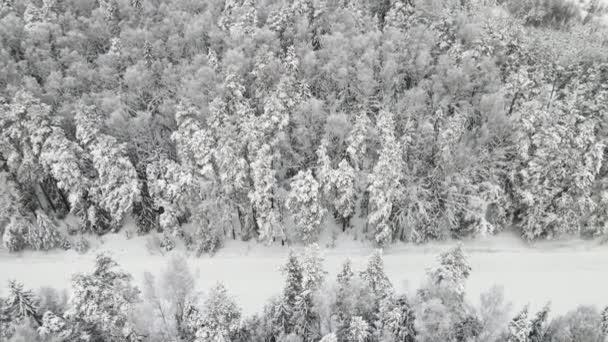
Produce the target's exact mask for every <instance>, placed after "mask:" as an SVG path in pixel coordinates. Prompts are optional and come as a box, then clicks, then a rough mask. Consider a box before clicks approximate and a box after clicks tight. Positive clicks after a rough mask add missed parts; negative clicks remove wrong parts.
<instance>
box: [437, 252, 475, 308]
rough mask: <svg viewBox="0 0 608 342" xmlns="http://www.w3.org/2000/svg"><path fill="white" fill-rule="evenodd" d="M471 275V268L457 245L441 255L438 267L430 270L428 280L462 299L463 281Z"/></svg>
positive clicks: (463, 291)
mask: <svg viewBox="0 0 608 342" xmlns="http://www.w3.org/2000/svg"><path fill="white" fill-rule="evenodd" d="M470 273H471V266H470V265H469V262H468V260H467V258H466V256H465V255H464V253H463V251H462V246H461V245H458V246H456V247H454V248H453V249H451V250H449V251H446V252H444V253H441V255H440V256H439V266H437V268H435V269H433V270H430V272H429V278H430V279H431V281H432V282H433V284H434V285H437V286H441V287H444V288H446V289H449V290H450V291H453V292H454V293H456V294H457V295H458V296H460V297H462V296H464V293H465V281H466V280H467V278H468V277H469V275H470Z"/></svg>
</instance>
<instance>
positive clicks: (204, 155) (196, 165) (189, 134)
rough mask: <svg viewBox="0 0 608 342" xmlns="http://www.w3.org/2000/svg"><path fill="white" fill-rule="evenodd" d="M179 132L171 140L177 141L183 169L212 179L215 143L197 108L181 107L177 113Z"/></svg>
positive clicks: (176, 119)
mask: <svg viewBox="0 0 608 342" xmlns="http://www.w3.org/2000/svg"><path fill="white" fill-rule="evenodd" d="M175 121H176V122H177V130H176V131H175V132H173V134H172V135H171V138H172V139H173V141H175V144H176V147H177V154H178V157H179V159H180V162H181V165H182V167H186V168H187V169H188V171H190V172H193V173H194V174H197V175H200V176H202V177H206V178H210V177H212V176H211V175H212V173H213V168H212V165H211V157H212V151H211V146H212V144H213V141H212V140H211V137H210V136H209V134H208V132H207V131H206V130H204V129H203V127H202V125H201V123H200V121H199V119H198V118H197V114H196V108H195V107H194V106H192V105H185V104H184V105H180V106H179V107H178V108H177V112H176V113H175Z"/></svg>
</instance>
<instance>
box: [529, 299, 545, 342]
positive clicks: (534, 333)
mask: <svg viewBox="0 0 608 342" xmlns="http://www.w3.org/2000/svg"><path fill="white" fill-rule="evenodd" d="M549 309H550V307H549V304H547V305H545V306H544V307H543V308H542V309H541V310H540V311H539V312H538V313H537V314H536V317H534V318H533V319H532V321H531V322H530V334H529V335H528V340H529V341H530V342H543V341H545V334H546V330H547V327H546V324H547V319H548V316H549Z"/></svg>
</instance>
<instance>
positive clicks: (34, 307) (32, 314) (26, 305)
mask: <svg viewBox="0 0 608 342" xmlns="http://www.w3.org/2000/svg"><path fill="white" fill-rule="evenodd" d="M6 306H7V309H8V313H9V316H10V317H11V318H12V319H13V320H15V321H17V320H20V319H24V318H32V319H34V320H35V321H36V322H37V323H38V325H40V324H41V321H40V319H39V317H38V316H37V312H38V302H37V299H36V297H34V294H33V293H32V291H29V290H25V289H24V288H23V284H21V283H18V282H16V281H14V280H9V282H8V297H7V299H6Z"/></svg>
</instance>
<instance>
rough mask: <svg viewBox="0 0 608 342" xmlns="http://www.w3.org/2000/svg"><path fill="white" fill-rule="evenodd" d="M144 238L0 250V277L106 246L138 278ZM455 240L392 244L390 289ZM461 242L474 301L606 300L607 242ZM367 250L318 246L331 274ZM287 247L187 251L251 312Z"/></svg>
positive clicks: (157, 266)
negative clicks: (497, 288)
mask: <svg viewBox="0 0 608 342" xmlns="http://www.w3.org/2000/svg"><path fill="white" fill-rule="evenodd" d="M145 242H146V238H145V237H138V238H133V239H131V240H125V239H124V236H122V234H121V235H120V236H106V237H104V238H103V240H102V244H101V245H100V246H98V247H96V248H95V250H94V251H91V252H89V253H87V254H85V255H78V254H76V253H75V252H72V251H68V252H64V251H54V252H51V253H39V252H27V253H25V254H21V255H9V254H7V252H6V251H5V250H0V284H6V281H7V280H8V279H18V280H20V281H22V282H24V283H25V285H26V286H27V287H30V288H37V287H40V286H47V285H48V286H53V287H57V288H66V287H68V286H69V281H70V279H71V276H72V274H74V273H75V272H83V271H84V272H86V271H89V270H91V269H92V265H93V260H94V257H95V254H96V252H98V251H108V252H109V253H110V254H111V255H113V256H114V257H115V258H116V260H117V261H118V262H119V263H120V264H121V266H122V267H123V268H124V269H126V270H127V271H129V272H131V273H132V274H133V276H134V277H135V279H136V281H137V282H139V281H140V280H141V279H142V276H143V272H144V271H150V272H152V273H158V272H159V271H160V270H161V269H162V268H163V267H165V265H166V256H161V255H151V254H150V252H149V251H148V249H147V248H146V247H145V244H146V243H145ZM454 243H455V242H444V243H434V244H430V245H426V246H412V245H397V246H394V247H392V248H391V249H389V250H387V251H385V253H384V261H385V265H386V271H387V274H388V275H389V277H390V279H391V280H392V281H393V283H394V284H395V287H396V289H397V290H398V291H408V292H410V291H412V290H413V289H415V288H417V287H418V285H419V284H420V282H421V281H422V279H423V277H424V273H425V270H426V269H427V268H428V267H430V266H432V265H433V264H434V263H435V260H436V256H437V254H438V253H439V252H441V251H444V250H446V249H448V248H449V247H450V246H452V245H454ZM464 249H465V251H466V252H467V255H468V257H469V260H470V262H471V266H472V267H473V273H472V275H471V277H470V279H469V281H468V284H467V292H468V295H469V298H470V299H471V300H472V301H473V302H474V303H478V298H479V294H480V293H482V292H484V291H486V290H487V289H489V288H490V287H491V286H493V285H495V284H498V285H502V286H504V289H505V296H506V298H507V299H508V300H510V301H511V302H512V303H513V305H514V308H516V309H517V308H520V307H521V306H523V305H525V304H527V303H530V305H531V308H532V309H536V308H539V307H540V306H542V305H543V304H544V303H545V302H547V301H549V300H551V302H552V309H553V311H554V312H558V313H563V312H565V311H567V310H569V309H572V308H574V307H576V306H577V305H580V304H595V305H598V306H604V305H607V304H608V291H606V289H607V288H608V276H607V275H606V272H607V271H608V246H602V245H600V244H599V243H597V242H589V241H568V242H558V241H554V242H543V243H538V244H536V245H533V246H528V245H526V244H524V243H523V242H522V241H521V240H520V239H519V238H517V237H515V236H512V235H510V234H506V233H505V234H502V235H500V236H495V237H490V238H485V239H476V240H474V241H466V242H464ZM371 251H372V248H371V247H369V246H365V245H363V244H361V243H359V242H356V241H348V238H346V237H343V238H342V239H340V240H339V241H338V243H337V246H336V247H335V248H332V249H326V250H325V265H326V269H327V271H329V277H332V278H333V277H335V274H336V273H337V271H338V269H339V267H340V265H341V263H342V262H343V261H344V259H345V258H346V257H347V256H348V257H350V258H351V260H352V261H353V264H354V266H355V267H358V268H361V267H362V266H363V265H364V263H365V260H366V258H367V256H368V255H369V254H370V253H371ZM287 252H288V249H287V248H285V247H280V246H274V247H265V246H261V245H259V244H255V243H244V242H230V243H228V245H227V246H226V247H224V248H223V249H222V250H220V251H219V253H218V254H217V255H215V256H214V257H201V258H195V257H189V258H188V261H189V264H190V267H191V268H192V270H193V272H194V273H195V274H196V277H197V280H198V287H199V288H200V289H201V290H203V291H204V290H205V289H207V288H209V287H210V286H211V285H213V284H214V283H215V282H217V281H222V282H223V283H224V284H225V285H226V287H227V288H228V290H229V291H230V292H231V293H232V294H233V295H234V296H235V297H236V298H237V300H238V303H240V305H241V306H242V308H243V309H244V311H245V312H246V313H254V312H259V311H261V309H262V307H263V305H264V303H265V301H266V300H267V299H268V298H269V297H271V296H272V295H274V294H277V293H279V292H280V291H281V288H282V286H283V277H282V275H281V273H280V272H279V270H278V269H279V267H280V266H281V265H282V264H283V263H284V261H285V259H286V255H287Z"/></svg>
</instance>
